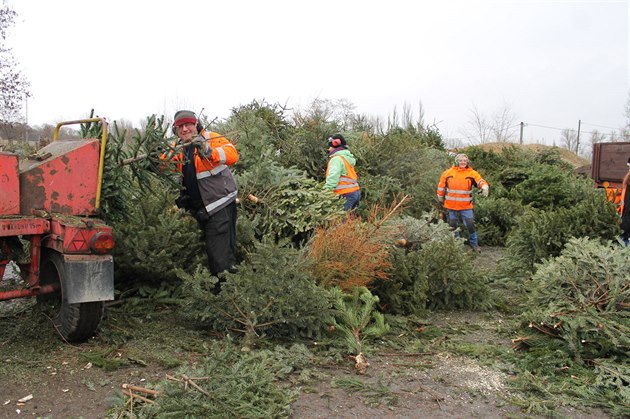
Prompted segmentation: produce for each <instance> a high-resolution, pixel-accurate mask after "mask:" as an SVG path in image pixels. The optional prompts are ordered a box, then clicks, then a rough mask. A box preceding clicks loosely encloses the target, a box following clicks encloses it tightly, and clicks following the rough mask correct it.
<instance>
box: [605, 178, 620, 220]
mask: <svg viewBox="0 0 630 419" xmlns="http://www.w3.org/2000/svg"><path fill="white" fill-rule="evenodd" d="M602 186H603V187H604V190H605V191H606V199H608V201H609V202H611V203H612V204H613V205H614V206H615V210H616V211H617V212H618V213H619V215H621V214H622V204H621V194H622V188H615V187H613V186H610V183H609V182H608V181H604V182H603V183H602Z"/></svg>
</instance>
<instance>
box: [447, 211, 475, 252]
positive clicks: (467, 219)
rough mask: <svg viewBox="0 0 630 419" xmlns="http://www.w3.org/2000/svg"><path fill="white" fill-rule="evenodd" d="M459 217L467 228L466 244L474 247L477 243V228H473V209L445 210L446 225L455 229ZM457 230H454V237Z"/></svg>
mask: <svg viewBox="0 0 630 419" xmlns="http://www.w3.org/2000/svg"><path fill="white" fill-rule="evenodd" d="M460 217H461V219H462V223H464V226H465V227H466V229H467V230H468V244H470V245H471V246H472V247H476V246H478V245H479V243H478V240H477V230H476V229H475V216H474V214H473V210H471V209H469V210H461V211H456V210H450V209H447V210H446V221H447V222H448V225H449V226H451V228H453V229H457V227H459V218H460ZM459 236H460V234H459V231H455V237H459Z"/></svg>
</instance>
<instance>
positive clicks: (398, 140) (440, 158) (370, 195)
mask: <svg viewBox="0 0 630 419" xmlns="http://www.w3.org/2000/svg"><path fill="white" fill-rule="evenodd" d="M429 132H430V131H425V130H417V129H416V128H414V127H410V128H408V129H402V128H396V129H393V130H392V131H391V132H389V133H387V134H385V135H373V136H369V135H363V136H362V137H361V139H360V141H358V142H357V143H356V145H355V146H354V147H353V148H352V151H353V153H354V154H355V155H356V156H357V159H358V161H359V162H361V169H363V170H362V171H361V173H360V174H359V176H360V179H359V180H360V183H361V185H366V186H365V188H364V189H365V191H366V192H365V194H364V195H365V197H364V201H365V203H366V205H367V206H370V205H373V204H376V203H378V202H383V199H387V198H389V197H395V196H397V195H399V194H400V193H399V192H401V193H403V194H405V195H409V196H411V199H412V201H413V203H412V205H410V206H408V207H407V209H406V212H407V213H409V214H410V215H414V216H416V217H419V216H420V215H421V214H422V212H424V211H428V210H430V209H431V208H432V207H433V205H434V201H435V189H436V185H437V182H438V179H439V178H440V174H441V172H442V171H443V170H444V169H445V168H446V167H448V165H449V163H448V158H447V154H446V153H445V152H444V151H443V145H442V143H441V140H440V141H434V139H433V137H432V136H431V135H429ZM364 179H365V180H367V181H365V182H364ZM375 186H376V187H375ZM390 202H391V201H387V200H386V201H384V203H385V204H389V203H390Z"/></svg>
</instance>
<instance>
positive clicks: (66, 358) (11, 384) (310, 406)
mask: <svg viewBox="0 0 630 419" xmlns="http://www.w3.org/2000/svg"><path fill="white" fill-rule="evenodd" d="M500 256H501V251H500V249H491V248H484V250H483V253H482V254H481V255H480V256H479V257H478V263H479V266H485V267H487V266H492V265H494V264H495V263H496V261H497V260H498V259H499V258H500ZM31 305H32V303H31V302H29V301H28V300H17V301H10V302H0V361H1V364H0V365H2V366H1V367H0V417H6V418H20V417H37V418H106V417H116V416H112V415H111V414H108V409H109V408H110V407H111V406H112V404H113V403H115V402H116V401H117V400H118V401H120V400H121V397H122V396H121V393H120V391H121V386H122V385H123V384H132V385H137V386H141V387H148V388H150V387H151V386H152V385H154V383H157V382H159V381H162V380H164V379H165V377H166V374H169V373H171V374H172V372H173V368H172V367H169V366H168V365H165V363H164V362H160V361H159V360H158V359H153V358H152V357H151V348H158V347H160V346H161V345H166V343H165V342H162V341H160V340H159V339H157V340H155V339H156V338H155V336H156V334H154V335H152V336H153V337H152V338H151V339H154V340H151V341H144V342H141V341H142V339H136V341H135V342H131V343H130V342H127V344H125V345H121V344H118V345H117V346H116V345H115V347H116V350H115V351H116V352H115V353H114V357H115V358H116V357H117V358H120V359H126V360H133V362H127V365H126V366H124V367H120V368H117V369H115V370H113V371H106V370H104V369H103V368H98V367H96V366H95V365H93V364H92V363H91V362H89V361H88V360H87V359H86V354H90V353H94V352H96V351H103V350H106V349H107V348H108V347H110V346H111V345H112V342H102V341H99V339H98V338H97V339H94V340H91V341H89V342H87V343H84V344H82V345H70V344H67V343H64V342H62V341H60V340H59V339H58V338H56V336H54V331H52V330H51V329H52V326H51V325H50V323H49V320H48V319H43V320H42V321H41V322H40V323H39V324H37V325H36V327H31V328H28V329H26V328H24V327H20V324H21V322H23V321H25V320H24V319H26V318H27V317H28V314H27V313H29V312H30V311H31V310H33V308H32V307H29V306H31ZM427 323H430V324H431V325H433V326H434V327H437V328H440V329H441V330H443V331H445V333H444V334H443V335H442V337H441V338H442V339H455V340H458V341H464V342H470V343H476V344H481V345H483V344H486V343H487V344H489V345H490V344H491V345H494V347H498V348H499V349H498V350H505V351H509V350H511V349H510V344H511V342H510V339H509V337H506V336H504V334H500V333H499V331H500V330H501V329H502V327H503V319H502V318H501V316H500V315H496V314H494V313H493V315H492V316H488V315H487V314H486V313H473V312H449V313H433V314H432V315H431V316H430V317H429V318H428V319H427ZM29 327H30V326H29ZM107 327H108V328H114V327H116V325H108V326H107ZM151 327H154V326H151ZM166 333H168V328H167V329H166ZM157 336H159V334H157ZM147 339H148V338H147ZM383 343H385V342H383ZM132 344H133V345H136V347H132V346H131V345H132ZM312 344H313V345H315V344H316V343H315V342H313V343H312ZM386 347H387V345H381V346H379V348H386ZM160 349H166V351H168V348H160ZM173 356H175V357H178V356H180V357H183V358H185V357H190V356H194V355H190V354H187V353H182V354H173ZM367 356H368V362H369V363H370V366H369V368H368V370H367V373H366V374H364V375H358V374H357V373H356V372H355V371H354V368H353V363H352V362H350V361H349V362H348V363H347V365H341V366H340V365H334V366H329V367H326V366H322V367H320V368H319V371H318V374H317V377H318V378H317V379H316V380H313V381H312V382H310V383H309V384H308V385H306V386H303V387H302V388H301V389H300V395H299V397H298V399H297V400H296V401H295V402H294V403H293V405H292V415H291V417H292V418H382V417H392V418H394V417H395V418H476V417H479V418H505V417H533V416H531V415H524V414H523V413H522V412H521V411H520V410H519V408H518V407H517V406H514V405H512V404H511V403H510V399H511V394H510V391H509V386H508V384H509V381H510V379H511V377H510V376H509V375H507V374H506V373H504V372H502V370H503V369H502V368H501V366H500V365H497V364H496V363H485V362H483V360H482V359H479V358H477V359H475V358H473V357H467V356H462V355H454V354H452V353H450V352H449V351H429V352H425V351H423V350H422V349H421V348H419V350H418V351H414V352H400V351H390V350H386V349H378V350H374V351H372V352H370V353H368V354H367ZM185 361H189V359H187V360H185ZM344 380H345V382H355V383H359V384H360V385H358V386H357V387H354V388H352V389H349V387H348V386H345V387H344V386H342V385H340V383H342V382H344ZM21 399H23V400H22V401H21ZM560 413H561V414H562V415H564V416H566V417H572V418H606V417H608V416H606V415H605V414H604V413H602V412H601V411H581V410H579V411H578V410H567V409H565V410H564V411H562V412H560ZM229 416H230V415H229V412H226V417H229Z"/></svg>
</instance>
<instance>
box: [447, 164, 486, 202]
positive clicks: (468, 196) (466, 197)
mask: <svg viewBox="0 0 630 419" xmlns="http://www.w3.org/2000/svg"><path fill="white" fill-rule="evenodd" d="M475 183H476V184H477V187H478V188H481V187H483V185H487V184H488V182H486V181H485V179H484V178H482V177H481V175H480V174H479V173H478V172H477V171H475V170H473V169H472V168H470V167H466V168H464V169H461V168H460V167H458V166H453V167H451V168H450V169H447V170H446V171H444V173H442V176H441V177H440V181H439V183H438V187H437V195H438V196H439V197H442V196H443V197H444V208H446V209H451V210H456V211H461V210H467V209H472V208H473V196H472V188H473V185H474V184H475Z"/></svg>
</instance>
